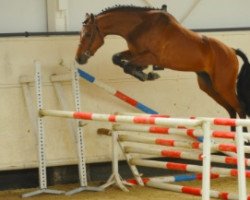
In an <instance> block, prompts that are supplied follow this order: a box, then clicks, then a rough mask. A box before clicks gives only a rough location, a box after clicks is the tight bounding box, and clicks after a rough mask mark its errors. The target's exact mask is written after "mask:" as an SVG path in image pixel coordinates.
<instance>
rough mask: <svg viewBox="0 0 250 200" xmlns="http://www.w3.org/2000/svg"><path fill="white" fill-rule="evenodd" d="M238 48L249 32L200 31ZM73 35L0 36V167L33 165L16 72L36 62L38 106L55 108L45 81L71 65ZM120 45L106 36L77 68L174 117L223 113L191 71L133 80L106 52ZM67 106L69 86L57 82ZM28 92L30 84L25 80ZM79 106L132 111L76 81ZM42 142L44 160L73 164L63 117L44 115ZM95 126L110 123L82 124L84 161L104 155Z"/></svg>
mask: <svg viewBox="0 0 250 200" xmlns="http://www.w3.org/2000/svg"><path fill="white" fill-rule="evenodd" d="M204 34H206V35H208V36H211V37H215V38H218V39H220V40H221V41H223V42H225V43H226V44H228V45H229V46H232V47H235V48H238V47H239V48H241V49H242V50H243V51H244V52H246V53H247V54H248V56H250V32H226V33H225V32H223V33H204ZM78 39H79V37H78V36H72V37H37V38H35V37H34V38H14V39H13V38H5V39H4V38H1V39H0V49H1V51H0V97H1V98H0V110H1V113H0V158H1V162H0V169H1V170H4V169H20V168H30V167H34V166H36V165H37V163H36V159H37V153H36V137H35V134H34V133H33V132H32V131H31V123H30V121H29V118H28V112H27V106H26V105H25V102H24V96H23V93H22V89H21V85H20V84H19V77H20V76H21V75H29V76H33V75H34V66H33V61H34V60H35V59H38V60H40V61H41V63H42V74H43V89H44V92H43V93H44V105H45V107H46V108H49V109H60V108H59V106H58V105H59V104H58V100H57V99H56V96H55V91H54V89H53V87H52V84H51V83H50V81H49V77H50V75H51V74H55V73H59V74H60V73H68V72H69V70H70V66H72V63H73V58H74V54H75V50H76V47H77V44H78ZM124 49H126V44H125V42H124V40H123V39H121V38H119V37H115V36H112V37H107V38H106V40H105V45H104V46H103V47H101V48H100V49H99V50H98V52H97V53H96V55H95V56H94V57H93V58H91V59H90V61H89V63H88V65H86V66H81V68H82V69H84V70H86V71H88V72H89V73H91V74H93V75H94V76H96V78H98V79H100V80H101V81H103V82H105V83H107V84H109V85H111V86H112V87H114V88H116V89H119V90H121V91H123V92H124V93H126V94H128V95H130V96H132V97H134V98H135V99H137V100H139V101H141V102H142V103H144V104H146V105H148V106H150V107H152V108H153V109H155V110H157V111H159V112H160V113H163V114H169V115H171V116H174V117H189V116H208V117H226V116H227V113H226V112H225V111H224V109H222V108H221V107H220V106H218V105H217V104H216V103H215V102H214V101H213V100H211V99H210V98H209V97H208V96H207V95H206V94H204V93H203V92H201V91H200V90H199V89H198V85H197V83H196V77H195V75H194V73H183V72H176V71H171V70H164V71H160V72H159V73H160V75H161V78H160V79H158V80H156V81H153V82H140V81H137V80H135V79H134V78H132V77H131V76H129V75H126V74H124V73H123V71H122V70H121V69H120V68H119V67H116V66H113V65H112V62H111V56H112V55H113V54H114V53H116V52H119V51H122V50H124ZM63 87H64V89H65V91H66V93H67V94H68V97H69V102H71V106H72V109H73V101H72V96H71V85H70V83H69V82H66V83H64V84H63ZM31 88H32V90H33V98H34V99H35V94H34V85H33V84H31ZM81 99H82V110H83V111H89V112H97V113H114V112H138V111H137V110H136V109H135V108H132V107H130V106H128V105H126V104H125V103H124V102H121V101H119V100H117V99H116V98H114V97H113V96H110V95H108V94H106V93H105V92H104V91H102V90H101V89H99V88H97V87H96V86H94V85H91V84H89V83H87V82H85V81H83V80H82V81H81ZM45 126H46V129H45V130H46V147H47V158H48V164H49V165H50V166H52V165H64V164H73V163H76V153H75V145H74V140H73V136H72V135H70V133H69V131H68V130H67V126H66V123H65V120H64V119H58V118H57V119H56V118H46V120H45ZM100 127H107V128H110V127H111V125H110V124H105V123H94V122H89V123H88V125H87V126H86V127H85V139H86V153H87V162H101V161H108V160H110V141H109V138H106V137H105V136H97V134H96V130H97V128H100Z"/></svg>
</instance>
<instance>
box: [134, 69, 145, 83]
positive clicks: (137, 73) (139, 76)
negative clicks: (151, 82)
mask: <svg viewBox="0 0 250 200" xmlns="http://www.w3.org/2000/svg"><path fill="white" fill-rule="evenodd" d="M132 75H133V76H134V77H135V78H137V79H139V80H140V81H146V80H147V79H148V75H147V74H145V73H144V72H142V71H134V72H133V73H132Z"/></svg>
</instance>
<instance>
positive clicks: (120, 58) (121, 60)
mask: <svg viewBox="0 0 250 200" xmlns="http://www.w3.org/2000/svg"><path fill="white" fill-rule="evenodd" d="M131 57H132V54H131V51H129V50H127V51H122V52H119V53H116V54H114V55H113V57H112V61H113V63H114V64H115V65H118V66H120V67H122V68H124V65H125V63H127V62H128V60H130V59H131Z"/></svg>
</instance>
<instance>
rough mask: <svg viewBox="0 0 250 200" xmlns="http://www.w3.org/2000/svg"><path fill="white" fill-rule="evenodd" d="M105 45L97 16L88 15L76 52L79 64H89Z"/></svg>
mask: <svg viewBox="0 0 250 200" xmlns="http://www.w3.org/2000/svg"><path fill="white" fill-rule="evenodd" d="M103 43H104V37H103V35H102V33H101V32H100V30H99V27H98V25H97V22H96V19H95V16H94V15H93V14H90V15H89V14H87V15H86V19H85V21H84V22H83V27H82V31H81V34H80V44H79V47H78V49H77V52H76V57H75V59H76V61H77V62H78V63H79V64H85V63H87V61H88V59H89V57H91V56H93V55H94V54H95V52H96V51H97V49H98V48H99V47H100V46H102V45H103Z"/></svg>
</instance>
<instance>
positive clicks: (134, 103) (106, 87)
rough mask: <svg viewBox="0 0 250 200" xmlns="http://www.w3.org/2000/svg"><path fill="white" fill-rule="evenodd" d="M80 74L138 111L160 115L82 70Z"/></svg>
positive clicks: (79, 70) (79, 71)
mask: <svg viewBox="0 0 250 200" xmlns="http://www.w3.org/2000/svg"><path fill="white" fill-rule="evenodd" d="M78 73H79V75H80V77H82V78H83V79H85V80H86V81H88V82H90V83H93V84H94V85H96V86H97V87H99V88H102V89H104V91H106V92H108V93H109V94H111V95H113V96H115V97H117V98H118V99H120V100H122V101H123V102H125V103H127V104H129V105H131V106H133V107H135V108H137V109H138V110H140V111H142V112H145V113H148V114H159V113H158V112H157V111H155V110H153V109H152V108H149V107H148V106H146V105H144V104H143V103H140V102H138V101H137V100H135V99H133V98H131V97H129V96H127V95H126V94H124V93H122V92H120V91H119V90H116V89H114V88H112V87H110V86H109V85H107V84H105V83H103V82H102V81H100V80H97V79H96V78H95V77H94V76H92V75H91V74H89V73H87V72H86V71H83V70H82V69H78Z"/></svg>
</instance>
